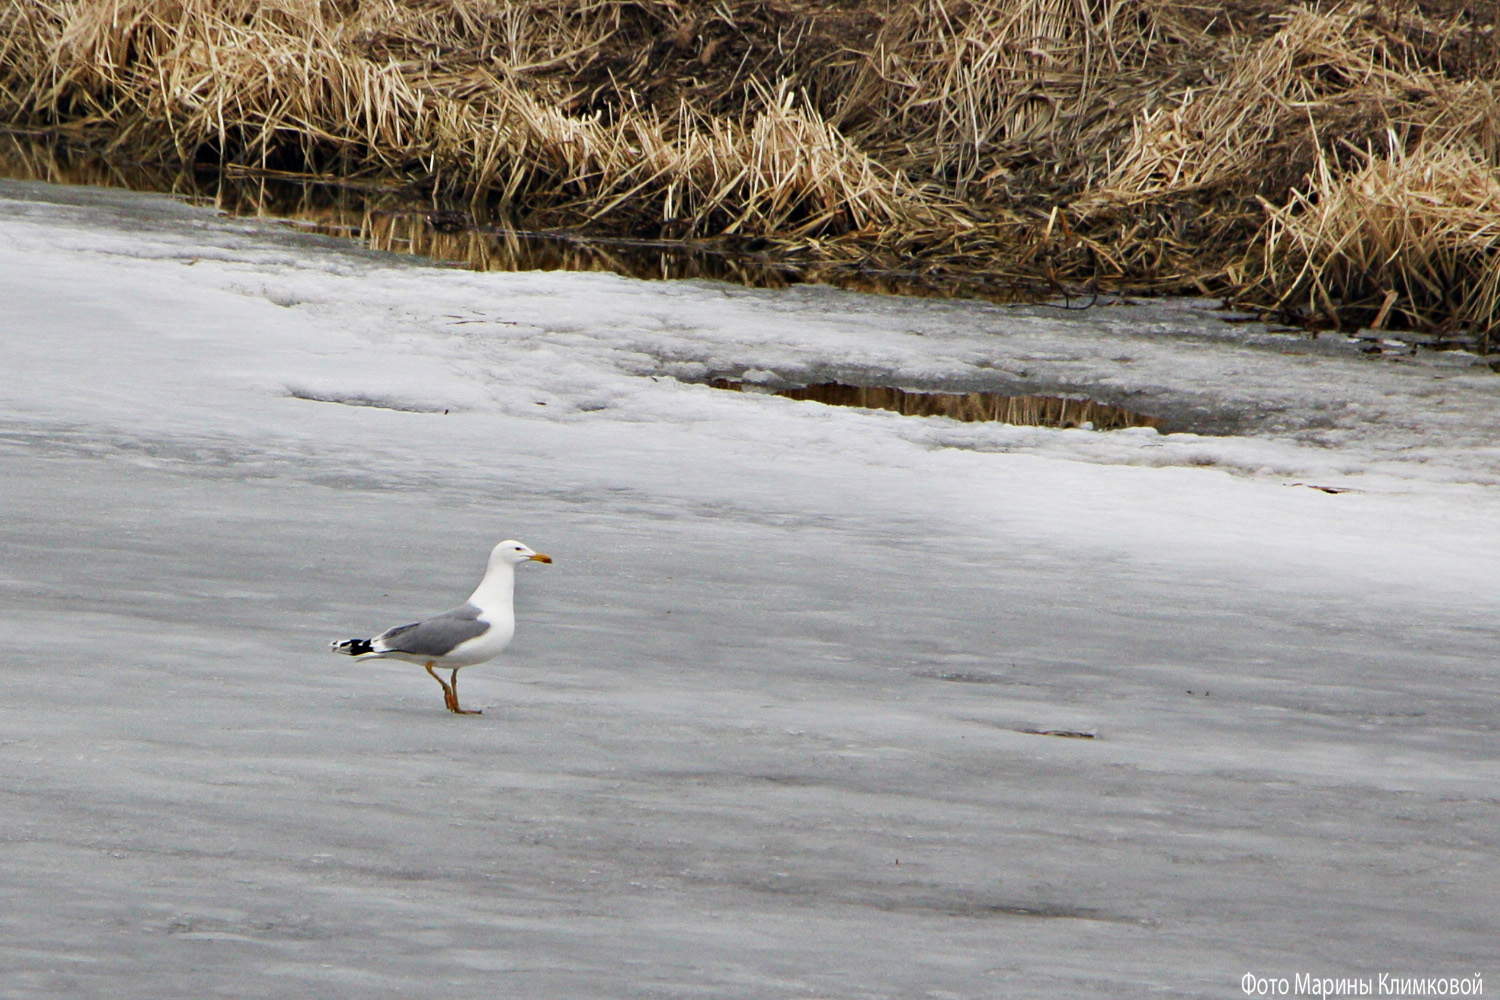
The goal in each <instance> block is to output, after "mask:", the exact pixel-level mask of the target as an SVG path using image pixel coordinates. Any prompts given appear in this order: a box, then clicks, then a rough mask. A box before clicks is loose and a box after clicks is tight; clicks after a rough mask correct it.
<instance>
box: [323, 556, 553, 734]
mask: <svg viewBox="0 0 1500 1000" xmlns="http://www.w3.org/2000/svg"><path fill="white" fill-rule="evenodd" d="M551 561H552V557H551V556H547V555H543V554H542V553H540V552H533V551H532V550H531V549H530V548H528V547H526V546H525V545H522V544H521V543H520V542H518V541H516V540H515V539H513V538H507V539H506V540H505V541H503V542H501V543H500V544H499V545H496V546H495V547H494V549H492V550H491V551H490V564H489V567H488V568H487V569H486V570H485V571H484V579H483V580H480V581H479V586H478V587H475V588H474V593H472V594H470V595H469V599H468V600H467V601H465V602H464V603H462V604H460V605H459V606H458V607H456V608H454V609H453V610H452V611H444V612H443V613H442V614H440V615H433V616H432V617H431V618H424V619H422V620H421V621H419V622H412V623H411V624H410V625H397V626H396V627H395V628H391V629H386V630H385V631H384V632H382V633H380V634H379V635H377V636H376V637H375V638H373V639H343V640H335V641H334V642H331V643H329V644H328V648H329V649H331V650H333V651H334V652H335V653H343V654H345V655H346V656H352V657H355V658H356V659H360V660H406V661H408V662H410V663H420V664H422V665H423V666H425V667H426V668H427V672H428V673H429V674H431V675H432V679H433V680H435V681H437V682H438V683H439V684H441V685H442V686H443V704H445V705H447V706H448V711H450V712H453V713H454V714H456V715H480V714H482V713H483V711H484V710H483V709H479V708H473V709H468V708H459V707H458V671H459V669H460V668H462V667H471V666H473V665H474V664H476V663H483V662H484V661H486V660H493V659H494V658H495V657H497V656H499V655H500V651H501V650H503V649H504V648H505V647H506V646H507V645H509V644H510V639H511V636H513V635H515V634H516V609H515V602H514V599H513V597H514V594H515V587H516V567H517V566H519V565H521V564H522V563H524V562H540V563H550V562H551ZM433 667H442V668H443V669H444V670H452V673H450V674H449V675H448V679H447V680H443V679H442V678H441V677H439V676H438V675H437V672H436V671H435V670H433Z"/></svg>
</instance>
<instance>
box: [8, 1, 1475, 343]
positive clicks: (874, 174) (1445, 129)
mask: <svg viewBox="0 0 1500 1000" xmlns="http://www.w3.org/2000/svg"><path fill="white" fill-rule="evenodd" d="M1492 20H1493V19H1492V18H1491V21H1492ZM1497 53H1500V48H1497V42H1496V39H1495V36H1494V26H1493V24H1492V23H1490V22H1489V21H1486V20H1485V15H1484V11H1482V10H1477V9H1476V8H1475V6H1474V5H1472V4H1460V3H1452V2H1448V0H1426V2H1424V3H1421V4H1418V5H1417V7H1416V9H1414V10H1405V9H1403V10H1400V11H1397V10H1394V9H1391V8H1389V7H1388V6H1386V5H1382V4H1354V5H1349V4H1313V5H1308V6H1301V5H1292V4H1289V3H1283V2H1277V0H1262V2H1237V3H1233V4H1220V5H1214V6H1213V7H1211V8H1201V9H1200V8H1194V7H1183V6H1182V5H1180V4H1171V3H1166V2H1163V0H1114V2H1107V3H1086V4H1077V3H1064V2H1061V0H1058V2H1047V3H1033V2H1030V0H1027V2H1025V3H1021V2H1019V0H986V2H965V3H953V2H945V0H928V2H924V3H921V4H908V3H900V4H896V3H882V2H877V3H839V4H813V3H802V2H777V3H770V2H764V0H733V2H729V3H717V4H706V3H705V4H695V3H689V4H682V3H675V2H667V0H650V2H644V3H642V2H630V3H625V2H616V0H610V2H602V3H595V4H589V5H586V6H575V5H569V4H562V3H545V4H500V5H494V4H482V5H481V4H466V3H457V4H450V5H443V6H442V7H433V6H430V5H425V4H421V3H416V2H414V0H403V2H398V3H392V4H383V5H373V4H344V5H336V4H328V3H313V2H311V0H284V2H281V3H277V4H261V3H247V2H244V0H185V2H173V3H164V2H155V0H151V2H146V0H139V2H131V3H123V4H122V3H118V2H107V3H106V2H104V0H87V2H82V3H69V4H61V3H53V2H43V3H38V4H29V5H13V6H11V7H9V8H7V9H6V10H5V11H3V12H0V118H3V119H7V120H9V121H11V122H12V123H13V124H16V125H20V126H24V127H28V128H32V129H36V130H39V131H41V132H44V133H48V134H52V135H57V134H66V135H67V136H69V137H71V138H72V139H74V140H77V141H83V142H86V143H90V144H92V145H93V146H95V147H96V148H101V149H108V150H111V151H113V152H114V153H116V154H119V155H127V156H130V157H134V158H136V159H151V160H154V161H157V162H177V163H190V162H194V161H199V160H207V161H212V162H216V163H227V164H238V165H240V166H241V167H246V168H259V169H273V170H281V171H294V172H306V173H314V174H324V175H331V176H336V177H340V178H346V179H348V178H384V179H397V180H399V181H401V182H402V183H409V184H412V185H416V186H419V187H421V188H422V189H424V190H427V191H429V192H431V193H433V194H436V195H440V196H441V197H442V198H444V199H446V200H448V201H451V202H454V203H455V204H459V205H467V206H470V208H472V209H473V212H472V213H471V214H477V215H482V216H483V215H488V214H491V213H496V212H499V213H504V214H505V215H506V216H507V217H508V218H509V219H510V220H511V221H512V222H513V223H515V224H516V225H517V226H519V227H520V228H529V229H548V228H557V227H566V228H573V229H579V228H587V229H589V230H590V231H599V232H605V233H611V234H615V235H628V236H631V237H633V238H643V239H666V240H682V239H690V240H694V241H707V242H714V243H717V244H719V245H721V246H724V247H729V248H734V249H746V248H748V249H751V250H761V249H766V250H770V251H773V252H774V254H775V255H776V256H777V257H778V259H781V260H784V261H786V262H789V263H790V264H792V265H795V266H806V267H813V266H816V267H819V268H823V269H825V270H828V271H830V272H837V271H839V270H840V269H842V270H844V271H847V272H861V271H867V272H886V273H907V272H916V273H919V274H921V275H923V276H924V277H925V278H926V279H928V280H930V281H933V282H935V283H937V284H942V283H943V282H947V281H955V280H959V279H962V278H963V277H964V276H969V277H971V278H973V279H975V280H981V279H982V281H983V282H985V283H986V284H987V285H988V286H991V287H993V288H1006V289H1010V290H1011V291H1012V292H1013V293H1014V294H1017V295H1031V296H1035V295H1039V294H1049V293H1056V292H1059V291H1068V292H1082V291H1086V290H1089V289H1092V288H1096V287H1098V288H1105V289H1107V290H1115V291H1126V292H1128V291H1158V292H1162V291H1165V292H1179V293H1180V292H1189V293H1193V294H1212V295H1222V296H1226V297H1229V298H1231V299H1233V300H1235V301H1237V302H1239V303H1241V304H1244V305H1246V306H1249V307H1253V308H1257V309H1261V310H1265V311H1266V312H1267V313H1268V314H1274V315H1276V316H1278V317H1279V318H1280V319H1282V320H1283V321H1289V322H1296V323H1298V324H1302V325H1307V326H1311V327H1323V328H1335V329H1344V330H1354V329H1358V328H1377V329H1378V328H1409V329H1413V330H1417V331H1421V332H1426V333H1429V334H1432V335H1435V336H1440V337H1445V338H1449V339H1450V340H1451V341H1454V342H1459V343H1469V344H1473V345H1474V346H1476V347H1478V348H1479V349H1484V350H1487V349H1488V347H1489V331H1490V330H1491V328H1492V327H1493V326H1494V325H1495V324H1496V322H1497V320H1500V298H1497V296H1500V281H1497V280H1496V278H1495V275H1496V274H1500V269H1497V263H1496V262H1497V259H1500V253H1497V239H1500V235H1497V233H1496V232H1494V231H1493V227H1492V226H1491V223H1490V219H1492V218H1493V215H1494V213H1495V210H1496V208H1497V206H1500V181H1497V179H1496V170H1495V165H1496V155H1497V154H1496V148H1495V145H1494V140H1493V136H1494V135H1495V134H1496V133H1495V124H1496V122H1495V118H1494V111H1493V109H1494V107H1495V106H1496V102H1495V100H1494V96H1493V90H1494V85H1495V81H1496V80H1497V79H1500V71H1497V67H1500V54H1497Z"/></svg>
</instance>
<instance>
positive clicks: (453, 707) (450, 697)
mask: <svg viewBox="0 0 1500 1000" xmlns="http://www.w3.org/2000/svg"><path fill="white" fill-rule="evenodd" d="M434 662H436V661H434V660H428V661H427V672H428V673H429V674H432V679H433V680H435V681H437V682H438V683H439V684H441V685H442V686H443V704H444V705H445V706H447V708H448V711H450V712H457V711H458V695H457V694H455V693H454V692H453V689H452V688H451V687H449V686H448V682H447V681H445V680H443V679H442V678H441V677H439V676H438V675H437V673H436V672H435V671H434V670H433V669H432V664H433V663H434Z"/></svg>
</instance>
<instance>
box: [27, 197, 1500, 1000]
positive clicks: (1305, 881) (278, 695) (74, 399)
mask: <svg viewBox="0 0 1500 1000" xmlns="http://www.w3.org/2000/svg"><path fill="white" fill-rule="evenodd" d="M1472 360H1473V359H1465V358H1463V357H1461V356H1453V357H1441V358H1417V359H1408V360H1400V361H1397V360H1389V359H1386V360H1375V359H1367V358H1363V357H1360V356H1358V355H1356V354H1352V353H1350V352H1348V351H1344V350H1340V349H1333V348H1327V347H1325V346H1320V345H1318V344H1315V343H1314V344H1309V343H1307V342H1306V341H1304V340H1297V339H1295V338H1290V337H1280V336H1277V335H1275V334H1272V333H1269V332H1267V331H1265V330H1263V329H1257V328H1254V327H1252V326H1247V325H1237V326H1233V327H1230V326H1227V325H1225V324H1223V323H1222V322H1220V321H1219V320H1218V319H1217V318H1216V317H1215V316H1214V315H1213V314H1212V312H1211V310H1210V304H1208V303H1201V302H1187V303H1158V304H1138V305H1131V306H1120V307H1115V308H1112V309H1103V310H1093V311H1089V312H1087V313H1061V312H1059V311H1057V310H1049V309H1046V308H1039V307H1032V308H1026V309H1017V308H1005V307H1000V306H994V305H986V304H981V303H944V302H938V301H934V300H910V299H891V298H878V297H871V296H863V295H856V294H851V293H846V292H839V291H835V290H829V289H821V288H803V289H794V290H791V291H778V292H770V291H754V290H747V289H740V288H734V287H730V286H725V285H716V284H712V283H699V282H667V283H660V282H659V283H646V282H637V281H631V280H627V279H623V278H618V277H614V276H609V275H597V274H564V273H531V274H475V273H470V272H464V271H458V270H453V269H448V268H440V267H432V266H426V265H424V264H422V263H421V262H420V261H412V260H401V259H397V258H390V257H384V256H380V255H374V254H367V253H360V252H355V251H351V250H349V249H348V248H346V247H342V246H340V245H338V244H336V243H334V242H333V241H329V240H320V239H317V238H311V237H306V236H303V235H300V234H295V233H288V232H284V231H280V230H277V229H276V228H274V227H272V226H269V225H266V224H262V223H251V222H243V221H240V222H237V221H231V220H222V219H218V218H216V217H215V216H213V215H212V214H211V213H208V212H204V211H201V210H196V209H189V208H185V207H183V206H179V205H175V204H173V203H171V202H168V201H166V200H164V199H158V198H152V197H147V196H136V195H127V194H121V193H118V192H111V193H105V192H95V191H89V190H86V189H77V190H63V189H55V188H47V187H44V186H40V185H23V184H16V183H9V182H3V183H0V371H4V372H6V373H7V374H8V376H9V377H7V378H5V379H0V476H3V481H4V484H5V485H4V487H3V489H0V504H3V510H4V513H5V517H4V519H3V520H0V538H3V551H4V552H5V553H6V558H5V560H4V563H3V565H0V606H3V607H4V608H5V610H6V613H5V615H4V616H3V618H0V629H3V645H0V649H3V650H4V651H3V653H0V683H3V685H4V689H3V694H4V697H3V699H0V793H3V794H0V830H3V831H4V836H5V863H4V864H3V865H0V894H3V901H4V905H3V906H0V965H3V966H4V967H5V969H6V970H7V971H6V972H5V974H4V975H0V997H7V998H9V997H17V998H20V997H24V998H28V1000H29V998H34V997H60V996H75V995H89V996H98V997H131V998H135V997H142V998H144V997H153V998H156V997H178V996H180V997H208V996H225V997H231V996H232V997H242V996H250V995H255V996H278V997H279V996H286V997H303V996H306V997H320V998H329V997H368V996H372V995H389V994H394V993H405V994H411V995H420V996H428V997H449V996H451V997H474V996H517V997H558V996H587V997H648V996H651V997H660V996H671V997H705V996H723V997H788V996H807V997H834V996H837V997H910V996H931V997H980V996H986V997H987V996H1028V995H1039V994H1046V995H1056V996H1101V995H1109V996H1141V995H1146V994H1152V995H1168V996H1205V997H1208V996H1213V997H1221V996H1229V995H1240V994H1239V992H1238V990H1239V978H1240V976H1241V975H1243V974H1244V973H1245V972H1249V971H1254V972H1258V973H1259V974H1262V975H1273V974H1274V975H1286V976H1292V975H1293V974H1295V973H1297V972H1309V973H1315V974H1321V975H1334V976H1340V975H1355V976H1364V975H1377V974H1378V973H1380V972H1386V971H1388V972H1392V973H1397V974H1401V975H1437V974H1440V973H1441V974H1452V975H1460V974H1462V975H1471V974H1473V973H1486V972H1488V973H1491V974H1492V975H1494V974H1500V970H1495V969H1493V968H1492V964H1493V955H1494V952H1493V941H1494V935H1495V930H1496V928H1495V923H1496V919H1495V918H1496V914H1497V910H1496V907H1495V904H1494V901H1493V886H1494V885H1495V884H1497V875H1500V871H1497V869H1500V863H1497V862H1496V860H1495V858H1496V847H1497V834H1496V830H1497V823H1496V820H1497V818H1500V808H1497V787H1500V784H1497V782H1500V765H1497V763H1496V760H1497V755H1496V750H1497V738H1496V732H1495V721H1494V720H1495V719H1496V718H1497V711H1496V710H1497V707H1500V684H1497V678H1496V668H1495V666H1494V650H1495V648H1496V638H1497V635H1496V633H1497V628H1496V626H1495V625H1494V622H1495V621H1496V611H1497V606H1496V605H1497V597H1496V594H1497V587H1496V583H1497V578H1500V569H1497V566H1500V559H1497V556H1500V551H1497V549H1500V542H1497V539H1500V531H1497V530H1496V529H1497V527H1500V523H1497V521H1500V518H1497V515H1500V503H1497V499H1496V495H1495V488H1494V483H1495V482H1496V475H1497V472H1500V462H1497V455H1500V452H1497V450H1496V440H1495V438H1496V431H1495V422H1494V420H1493V419H1492V416H1491V415H1492V414H1493V413H1494V412H1495V404H1496V402H1497V401H1496V398H1495V395H1496V391H1497V389H1496V386H1497V384H1500V379H1497V378H1496V377H1495V376H1494V375H1492V374H1491V373H1490V372H1489V371H1488V370H1487V369H1483V368H1478V367H1475V366H1473V365H1472V364H1470V362H1471V361H1472ZM746 370H752V371H768V372H773V373H775V374H776V375H777V376H778V377H782V378H787V379H815V378H819V377H823V376H825V375H830V374H836V375H841V376H846V377H848V376H864V377H868V378H870V379H871V380H872V381H875V380H880V381H886V382H892V383H896V384H902V385H907V386H916V387H920V386H935V385H938V384H943V385H958V386H963V387H970V388H1017V389H1019V390H1021V391H1057V390H1066V389H1069V388H1087V389H1088V390H1090V391H1092V392H1094V393H1095V394H1096V395H1101V396H1105V397H1108V398H1107V401H1110V402H1119V403H1123V404H1124V405H1130V406H1133V407H1135V408H1137V409H1148V410H1149V409H1151V408H1152V407H1155V408H1157V409H1158V410H1159V411H1160V412H1163V413H1168V414H1172V415H1174V416H1175V417H1176V418H1178V419H1183V420H1187V419H1197V420H1199V421H1200V422H1201V425H1202V426H1204V427H1206V428H1217V429H1220V430H1224V429H1234V430H1237V431H1238V432H1239V433H1237V434H1235V435H1232V436H1206V435H1195V434H1168V435H1158V434H1154V433H1152V432H1115V433H1111V434H1094V433H1091V432H1087V431H1053V430H1042V429H1025V428H1009V427H1002V426H995V425H983V426H981V425H960V424H956V423H952V422H950V421H946V420H936V419H932V420H924V419H916V418H903V417H900V416H898V415H896V414H890V413H870V412H862V411H853V410H847V409H837V408H830V407H823V406H820V405H818V404H814V403H800V402H794V401H791V400H786V399H779V398H774V397H768V396H758V395H750V394H738V393H725V392H719V391H716V390H713V389H710V388H708V387H706V386H702V385H694V384H687V383H685V382H683V381H679V379H688V380H695V379H701V378H703V377H705V376H707V375H708V374H712V373H731V374H737V373H740V372H743V371H746ZM1297 484H1304V485H1297ZM1305 484H1312V485H1335V486H1342V487H1349V488H1352V489H1353V490H1354V491H1353V492H1348V493H1342V494H1338V495H1331V494H1327V493H1323V492H1320V491H1317V490H1314V489H1311V488H1309V487H1308V485H1305ZM501 537H518V538H521V539H523V540H525V541H527V542H528V543H530V544H532V545H533V546H535V547H537V548H540V549H542V550H544V551H547V552H549V553H550V554H552V555H553V556H554V558H555V559H556V560H557V562H556V563H555V564H554V565H553V566H551V567H535V569H536V572H525V573H523V575H522V579H521V580H520V582H519V584H520V585H519V587H518V599H517V610H518V617H519V621H520V625H519V628H518V634H517V639H516V641H515V642H514V644H513V645H512V647H511V648H510V650H508V651H507V653H506V655H505V656H504V658H503V659H502V660H501V661H498V662H497V663H495V664H491V665H487V666H481V667H476V668H472V669H470V670H468V671H466V672H465V674H464V680H463V683H464V687H465V702H466V704H469V703H472V705H473V707H484V708H485V710H486V711H485V714H484V715H483V716H479V717H475V718H457V717H452V716H449V715H448V714H447V713H446V712H444V711H443V710H442V704H441V699H440V696H439V692H438V690H437V686H436V685H434V684H432V682H431V681H430V680H429V679H428V678H426V677H425V676H422V675H421V672H420V669H419V668H414V667H410V666H405V665H400V664H353V663H351V662H350V661H347V660H344V659H342V658H335V657H332V656H330V655H328V654H327V652H326V644H327V641H328V640H329V639H331V638H337V637H342V636H345V635H356V634H362V633H366V632H373V631H376V630H378V629H381V628H384V627H385V626H387V625H391V624H396V623H397V622H400V621H406V620H410V618H411V616H413V615H418V614H421V613H425V612H430V611H434V610H439V609H441V608H443V607H447V606H449V605H451V604H452V603H454V602H455V601H456V600H457V599H460V598H461V597H462V596H463V595H464V594H466V593H467V592H468V591H469V589H471V588H472V586H473V583H474V581H475V580H477V578H478V575H479V573H480V572H481V571H482V568H483V561H484V556H485V554H486V553H487V552H488V549H489V546H490V545H492V544H493V543H494V541H496V540H498V539H499V538H501ZM526 569H527V570H531V569H533V568H532V567H527V568H526ZM1025 730H1070V731H1082V732H1088V733H1091V734H1093V735H1094V736H1095V738H1094V739H1087V740H1084V739H1064V738H1058V737H1051V736H1042V735H1036V734H1034V733H1028V732H1025ZM1487 962H1488V963H1490V965H1488V966H1487V965H1486V964H1485V963H1487Z"/></svg>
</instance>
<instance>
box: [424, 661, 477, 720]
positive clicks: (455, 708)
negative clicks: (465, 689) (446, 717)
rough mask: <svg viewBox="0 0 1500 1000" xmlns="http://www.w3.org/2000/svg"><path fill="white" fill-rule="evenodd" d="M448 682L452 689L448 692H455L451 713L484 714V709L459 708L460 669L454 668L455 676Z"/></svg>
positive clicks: (450, 707)
mask: <svg viewBox="0 0 1500 1000" xmlns="http://www.w3.org/2000/svg"><path fill="white" fill-rule="evenodd" d="M433 676H434V677H436V676H437V674H433ZM448 680H449V682H450V687H449V688H448V690H450V691H452V692H453V704H451V705H449V706H448V708H449V709H450V710H451V711H454V712H457V713H458V714H459V715H483V714H484V709H482V708H459V707H458V669H457V668H456V667H455V668H454V670H453V674H452V675H451V676H450V677H449V678H448Z"/></svg>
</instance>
